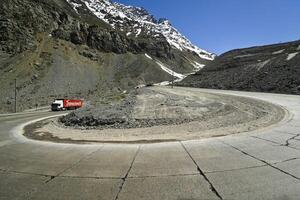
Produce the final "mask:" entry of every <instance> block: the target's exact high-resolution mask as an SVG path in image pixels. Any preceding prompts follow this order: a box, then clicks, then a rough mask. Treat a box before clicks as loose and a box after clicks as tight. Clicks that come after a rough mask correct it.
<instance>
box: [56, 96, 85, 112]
mask: <svg viewBox="0 0 300 200" xmlns="http://www.w3.org/2000/svg"><path fill="white" fill-rule="evenodd" d="M82 106H83V101H82V100H78V99H55V100H54V101H53V103H52V104H51V110H52V111H62V110H76V109H78V108H81V107H82Z"/></svg>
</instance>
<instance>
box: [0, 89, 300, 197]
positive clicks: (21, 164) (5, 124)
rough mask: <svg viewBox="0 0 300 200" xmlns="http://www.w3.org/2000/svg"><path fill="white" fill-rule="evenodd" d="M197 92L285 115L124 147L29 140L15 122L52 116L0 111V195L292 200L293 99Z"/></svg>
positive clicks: (297, 181)
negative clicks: (248, 127)
mask: <svg viewBox="0 0 300 200" xmlns="http://www.w3.org/2000/svg"><path fill="white" fill-rule="evenodd" d="M175 89H176V88H175ZM191 90H197V91H198V90H199V89H191ZM202 91H209V92H212V93H224V94H233V95H239V96H246V97H252V98H257V99H262V100H265V101H269V102H272V103H275V104H278V105H281V106H282V107H284V108H286V109H287V110H288V111H289V112H290V114H289V115H288V116H286V119H285V120H284V121H282V122H280V123H279V124H277V125H274V126H272V127H269V128H265V129H263V130H260V131H256V132H251V133H242V134H238V135H231V136H226V137H220V138H211V139H204V140H198V141H185V142H172V143H159V144H131V145H126V144H98V145H75V144H54V143H48V142H40V141H32V140H28V139H26V138H24V137H22V135H21V133H20V130H21V128H22V124H24V123H27V122H29V121H32V120H35V119H40V118H43V117H48V116H52V115H56V114H58V113H51V112H37V113H21V114H15V115H1V116H0V199H1V200H2V199H43V200H46V199H80V200H82V199H89V200H90V199H108V200H110V199H112V200H114V199H120V200H123V199H126V200H134V199H149V200H153V199H174V200H177V199H182V200H191V199H193V200H195V199H228V200H231V199H237V200H243V199H258V200H260V199H270V200H271V199H272V200H274V199H275V200H276V199H277V200H285V199H287V200H292V199H294V200H299V199H300V96H292V95H280V94H264V93H247V92H233V91H216V90H202Z"/></svg>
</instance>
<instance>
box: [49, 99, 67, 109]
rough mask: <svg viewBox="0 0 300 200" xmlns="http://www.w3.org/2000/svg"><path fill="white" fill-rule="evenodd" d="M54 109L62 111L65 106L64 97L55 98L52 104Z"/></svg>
mask: <svg viewBox="0 0 300 200" xmlns="http://www.w3.org/2000/svg"><path fill="white" fill-rule="evenodd" d="M51 110H52V111H62V110H65V108H64V100H63V99H55V100H54V101H53V103H52V104H51Z"/></svg>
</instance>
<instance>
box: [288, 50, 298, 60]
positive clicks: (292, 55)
mask: <svg viewBox="0 0 300 200" xmlns="http://www.w3.org/2000/svg"><path fill="white" fill-rule="evenodd" d="M298 53H299V52H295V53H290V54H288V56H287V58H286V60H287V61H289V60H292V59H293V58H294V57H295V56H297V55H298Z"/></svg>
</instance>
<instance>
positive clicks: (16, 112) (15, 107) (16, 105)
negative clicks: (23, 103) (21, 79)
mask: <svg viewBox="0 0 300 200" xmlns="http://www.w3.org/2000/svg"><path fill="white" fill-rule="evenodd" d="M15 113H17V79H16V78H15Z"/></svg>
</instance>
